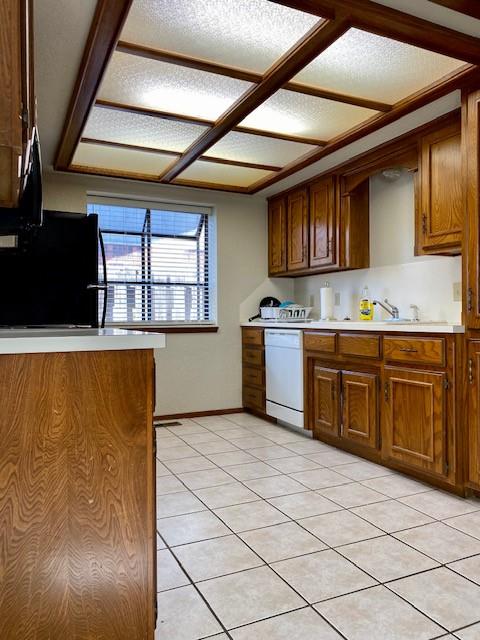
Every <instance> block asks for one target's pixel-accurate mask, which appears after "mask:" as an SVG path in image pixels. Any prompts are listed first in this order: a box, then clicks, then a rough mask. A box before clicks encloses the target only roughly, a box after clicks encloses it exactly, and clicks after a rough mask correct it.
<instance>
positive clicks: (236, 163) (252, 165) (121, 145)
mask: <svg viewBox="0 0 480 640" xmlns="http://www.w3.org/2000/svg"><path fill="white" fill-rule="evenodd" d="M80 142H83V143H84V144H98V145H102V146H104V147H116V148H117V149H131V150H132V151H142V152H143V153H154V154H160V155H164V156H172V157H175V158H179V157H180V156H181V152H179V151H171V150H170V149H158V148H156V147H143V146H141V145H137V144H127V143H126V142H115V141H114V140H100V139H98V138H81V139H80ZM199 160H203V161H204V162H215V163H218V164H226V165H230V166H233V167H245V168H247V169H261V170H262V171H280V169H281V168H282V167H279V166H277V165H272V164H262V163H258V162H244V161H243V160H229V159H228V158H218V157H216V156H201V157H200V158H199Z"/></svg>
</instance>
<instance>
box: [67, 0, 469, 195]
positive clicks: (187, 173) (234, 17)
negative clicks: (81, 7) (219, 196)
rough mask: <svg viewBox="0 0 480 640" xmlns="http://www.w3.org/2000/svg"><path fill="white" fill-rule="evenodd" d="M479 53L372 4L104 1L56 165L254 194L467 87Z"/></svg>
mask: <svg viewBox="0 0 480 640" xmlns="http://www.w3.org/2000/svg"><path fill="white" fill-rule="evenodd" d="M362 7H363V8H362ZM478 44H479V42H478V40H476V39H475V38H474V37H472V36H469V35H465V34H463V33H458V32H455V31H451V30H449V29H448V28H446V27H440V26H438V25H433V24H431V23H429V22H426V21H425V20H423V19H420V18H413V17H412V16H407V15H406V14H402V13H400V12H398V11H395V10H394V9H389V8H386V7H383V6H381V5H379V4H376V3H372V2H369V1H368V0H363V1H362V2H360V1H359V0H325V1H322V0H318V1H317V0H304V1H297V2H293V1H292V2H288V1H281V2H276V1H271V0H242V1H239V0H176V1H175V2H171V1H170V0H98V4H97V9H96V12H95V16H94V18H93V22H92V27H91V31H90V35H89V38H88V41H87V46H86V49H85V53H84V58H83V62H82V65H81V69H80V72H79V76H78V79H77V83H76V86H75V89H74V92H73V95H72V99H71V103H70V109H69V112H68V115H67V119H66V122H65V126H64V131H63V135H62V139H61V142H60V145H59V148H58V151H57V157H56V163H55V164H56V168H57V169H61V170H69V171H75V172H82V173H94V174H99V175H112V176H123V177H130V178H136V179H140V180H148V181H154V182H155V181H156V182H159V183H172V184H183V185H191V186H204V187H208V188H218V189H222V190H230V191H238V192H244V193H255V192H257V191H259V190H260V189H262V188H264V187H265V186H268V185H270V184H272V183H274V182H276V181H277V180H280V179H282V178H284V177H285V176H286V175H290V174H291V173H293V172H294V171H296V170H297V169H298V168H303V167H305V166H307V165H308V164H310V163H312V162H315V161H316V160H318V159H319V158H321V157H322V156H323V155H325V154H327V153H329V152H330V151H331V150H332V149H336V148H339V147H340V146H342V145H343V144H347V143H348V142H350V141H351V140H352V139H358V137H359V136H361V135H364V134H366V133H369V132H370V131H373V130H374V129H376V128H378V127H380V126H383V125H384V124H387V123H388V122H392V121H393V120H394V119H396V118H398V117H400V116H402V115H404V114H405V113H408V112H409V111H411V110H413V109H415V108H418V107H419V106H422V105H423V104H426V103H427V102H428V101H429V100H432V99H434V98H437V97H439V96H441V95H444V94H445V93H447V92H448V91H451V90H453V89H455V88H458V87H459V86H462V84H464V83H466V82H468V81H469V79H471V78H473V77H474V76H475V74H476V73H477V67H476V65H477V64H480V47H479V46H478Z"/></svg>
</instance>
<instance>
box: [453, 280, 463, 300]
mask: <svg viewBox="0 0 480 640" xmlns="http://www.w3.org/2000/svg"><path fill="white" fill-rule="evenodd" d="M453 301H454V302H461V301H462V283H461V282H454V283H453Z"/></svg>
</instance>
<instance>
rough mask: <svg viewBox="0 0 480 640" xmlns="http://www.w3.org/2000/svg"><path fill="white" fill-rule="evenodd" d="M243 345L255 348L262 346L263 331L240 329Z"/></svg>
mask: <svg viewBox="0 0 480 640" xmlns="http://www.w3.org/2000/svg"><path fill="white" fill-rule="evenodd" d="M242 342H243V344H253V345H255V346H257V347H262V346H263V329H253V328H252V329H250V328H248V329H246V328H243V329H242Z"/></svg>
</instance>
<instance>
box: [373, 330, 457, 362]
mask: <svg viewBox="0 0 480 640" xmlns="http://www.w3.org/2000/svg"><path fill="white" fill-rule="evenodd" d="M383 351H384V354H385V360H389V361H391V362H414V363H417V362H423V363H424V364H436V365H439V366H440V367H443V366H445V340H444V339H443V338H410V337H407V336H399V337H398V338H397V337H396V336H386V337H385V338H384V339H383Z"/></svg>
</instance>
